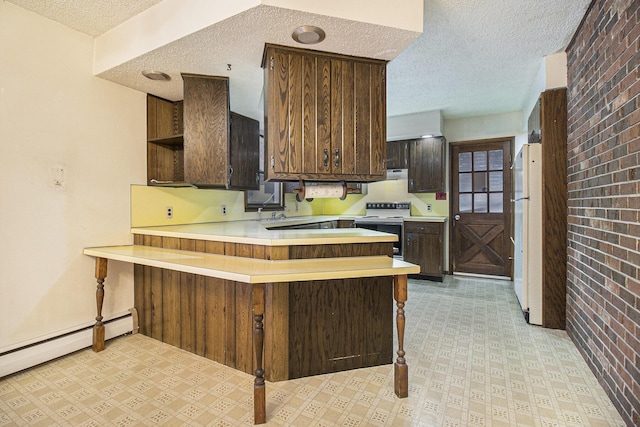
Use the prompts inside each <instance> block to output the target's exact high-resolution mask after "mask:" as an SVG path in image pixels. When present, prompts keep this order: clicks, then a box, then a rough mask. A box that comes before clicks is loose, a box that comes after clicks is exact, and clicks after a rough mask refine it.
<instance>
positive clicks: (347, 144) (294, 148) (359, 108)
mask: <svg viewBox="0 0 640 427" xmlns="http://www.w3.org/2000/svg"><path fill="white" fill-rule="evenodd" d="M263 68H264V69H265V118H266V120H265V179H266V180H279V181H295V180H300V179H302V180H323V181H351V182H370V181H379V180H382V179H384V173H385V169H386V167H385V157H386V80H385V79H386V78H385V72H386V62H385V61H381V60H373V59H366V58H355V57H350V56H344V55H337V54H327V53H322V52H316V51H310V50H304V49H295V48H289V47H283V46H274V45H267V46H266V47H265V52H264V58H263Z"/></svg>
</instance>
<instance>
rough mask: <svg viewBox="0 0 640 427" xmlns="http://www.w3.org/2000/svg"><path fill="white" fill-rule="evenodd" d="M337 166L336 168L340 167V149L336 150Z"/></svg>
mask: <svg viewBox="0 0 640 427" xmlns="http://www.w3.org/2000/svg"><path fill="white" fill-rule="evenodd" d="M335 166H336V168H337V167H339V166H340V149H339V148H336V156H335Z"/></svg>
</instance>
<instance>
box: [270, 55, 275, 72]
mask: <svg viewBox="0 0 640 427" xmlns="http://www.w3.org/2000/svg"><path fill="white" fill-rule="evenodd" d="M273 67H275V60H274V59H273V56H272V57H271V58H270V59H269V69H270V70H273Z"/></svg>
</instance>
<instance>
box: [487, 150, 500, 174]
mask: <svg viewBox="0 0 640 427" xmlns="http://www.w3.org/2000/svg"><path fill="white" fill-rule="evenodd" d="M503 166H504V165H503V163H502V150H491V151H489V169H491V170H494V171H495V170H498V171H499V170H502V169H503Z"/></svg>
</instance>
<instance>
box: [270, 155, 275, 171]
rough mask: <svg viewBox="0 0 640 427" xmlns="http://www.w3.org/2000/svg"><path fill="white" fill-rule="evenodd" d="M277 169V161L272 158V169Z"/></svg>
mask: <svg viewBox="0 0 640 427" xmlns="http://www.w3.org/2000/svg"><path fill="white" fill-rule="evenodd" d="M275 168H276V159H274V158H273V156H271V169H275Z"/></svg>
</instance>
